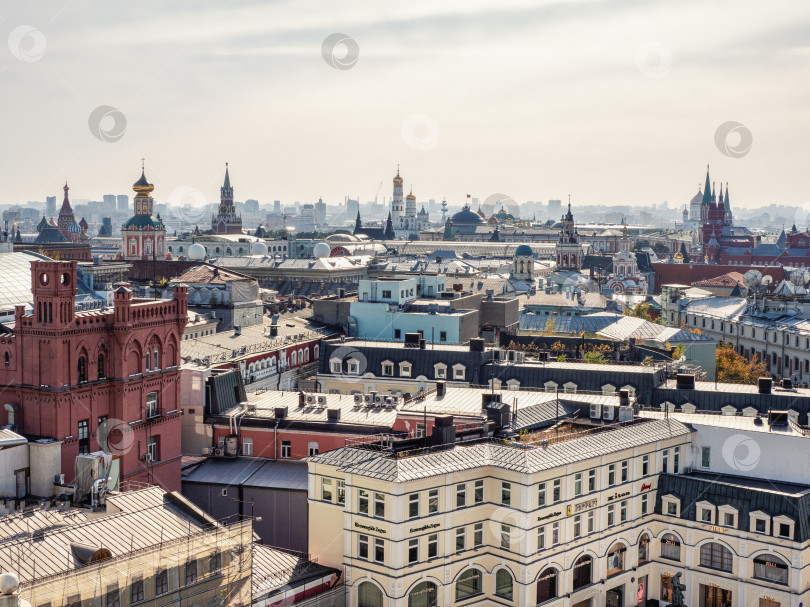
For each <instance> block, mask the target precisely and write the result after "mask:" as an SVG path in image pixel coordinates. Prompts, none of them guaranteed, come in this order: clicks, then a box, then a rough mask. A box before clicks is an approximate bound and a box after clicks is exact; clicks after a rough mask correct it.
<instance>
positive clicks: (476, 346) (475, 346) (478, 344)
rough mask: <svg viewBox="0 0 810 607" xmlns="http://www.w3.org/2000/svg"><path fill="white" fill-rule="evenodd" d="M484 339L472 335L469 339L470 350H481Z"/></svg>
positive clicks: (482, 349)
mask: <svg viewBox="0 0 810 607" xmlns="http://www.w3.org/2000/svg"><path fill="white" fill-rule="evenodd" d="M483 351H484V340H483V339H481V338H480V337H473V338H471V339H470V352H483Z"/></svg>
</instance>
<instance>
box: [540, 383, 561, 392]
mask: <svg viewBox="0 0 810 607" xmlns="http://www.w3.org/2000/svg"><path fill="white" fill-rule="evenodd" d="M557 386H558V384H557V382H553V381H547V382H545V383H544V384H543V387H544V388H545V390H546V392H556V391H557Z"/></svg>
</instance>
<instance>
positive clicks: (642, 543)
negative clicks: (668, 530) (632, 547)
mask: <svg viewBox="0 0 810 607" xmlns="http://www.w3.org/2000/svg"><path fill="white" fill-rule="evenodd" d="M649 560H650V534H649V533H647V532H646V531H644V532H643V533H642V534H641V535H639V536H638V562H639V563H644V562H646V561H649Z"/></svg>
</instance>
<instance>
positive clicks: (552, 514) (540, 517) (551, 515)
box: [537, 510, 562, 521]
mask: <svg viewBox="0 0 810 607" xmlns="http://www.w3.org/2000/svg"><path fill="white" fill-rule="evenodd" d="M561 514H562V512H560V511H559V510H557V511H556V512H551V513H549V514H545V515H543V516H538V517H537V520H538V521H545V520H548V519H550V518H554V517H555V516H560V515H561Z"/></svg>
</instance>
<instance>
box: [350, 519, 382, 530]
mask: <svg viewBox="0 0 810 607" xmlns="http://www.w3.org/2000/svg"><path fill="white" fill-rule="evenodd" d="M354 526H355V527H357V528H359V529H365V530H366V531H374V532H375V533H385V529H381V528H380V527H377V526H376V525H363V524H362V523H358V522H357V521H355V523H354Z"/></svg>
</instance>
